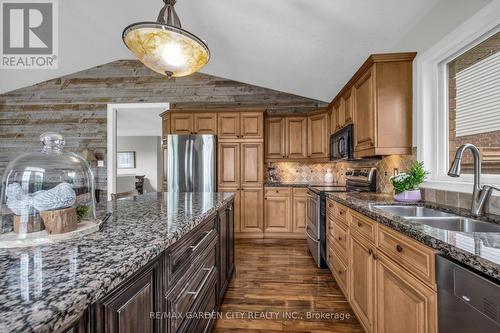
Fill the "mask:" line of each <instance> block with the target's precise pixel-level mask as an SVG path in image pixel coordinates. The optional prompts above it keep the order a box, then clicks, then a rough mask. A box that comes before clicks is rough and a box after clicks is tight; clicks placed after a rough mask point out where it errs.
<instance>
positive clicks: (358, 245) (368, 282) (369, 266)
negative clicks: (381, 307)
mask: <svg viewBox="0 0 500 333" xmlns="http://www.w3.org/2000/svg"><path fill="white" fill-rule="evenodd" d="M349 244H350V248H349V256H350V258H349V259H350V262H349V281H350V286H349V292H350V295H349V297H350V303H351V306H352V308H353V310H354V311H355V313H356V316H357V317H358V319H359V321H360V323H361V325H362V326H363V328H364V329H365V331H366V332H373V326H374V320H375V310H374V306H375V264H374V262H373V258H372V253H373V247H372V245H370V244H369V243H368V242H367V241H366V240H364V239H363V238H361V237H359V236H357V235H355V234H354V233H351V235H350V238H349Z"/></svg>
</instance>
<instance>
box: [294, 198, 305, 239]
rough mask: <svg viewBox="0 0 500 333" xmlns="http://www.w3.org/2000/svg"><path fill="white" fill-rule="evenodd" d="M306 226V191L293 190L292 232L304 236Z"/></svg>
mask: <svg viewBox="0 0 500 333" xmlns="http://www.w3.org/2000/svg"><path fill="white" fill-rule="evenodd" d="M306 225H307V189H302V188H294V189H293V193H292V232H293V233H295V234H298V235H304V236H305V234H306Z"/></svg>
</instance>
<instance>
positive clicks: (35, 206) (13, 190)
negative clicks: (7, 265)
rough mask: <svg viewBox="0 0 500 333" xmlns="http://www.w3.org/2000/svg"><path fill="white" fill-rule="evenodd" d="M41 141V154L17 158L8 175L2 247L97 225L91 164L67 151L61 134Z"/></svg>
mask: <svg viewBox="0 0 500 333" xmlns="http://www.w3.org/2000/svg"><path fill="white" fill-rule="evenodd" d="M40 141H41V142H42V144H43V147H42V150H41V151H40V152H36V153H26V154H22V155H21V156H19V157H17V158H15V159H14V160H13V161H11V162H10V163H9V164H8V165H7V168H6V170H5V173H4V175H3V177H2V184H1V186H2V190H1V197H0V200H1V201H0V213H1V215H0V247H10V246H16V244H17V245H18V246H22V245H19V244H28V245H37V244H41V243H44V242H46V241H47V240H50V239H58V238H64V237H65V236H62V235H68V233H75V232H76V231H77V230H79V229H81V228H82V226H86V225H87V224H89V223H91V224H95V223H96V221H95V218H96V216H95V199H94V193H95V192H94V176H93V174H92V171H91V169H90V167H89V164H88V163H87V161H85V159H84V158H83V157H81V156H80V155H78V154H75V153H71V152H64V151H63V146H64V143H65V142H64V138H63V136H62V135H60V134H58V133H52V132H47V133H43V134H42V135H40Z"/></svg>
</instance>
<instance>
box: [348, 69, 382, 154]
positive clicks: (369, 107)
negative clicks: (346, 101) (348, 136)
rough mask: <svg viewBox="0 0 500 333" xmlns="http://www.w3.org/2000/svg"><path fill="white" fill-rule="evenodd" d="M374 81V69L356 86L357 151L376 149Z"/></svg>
mask: <svg viewBox="0 0 500 333" xmlns="http://www.w3.org/2000/svg"><path fill="white" fill-rule="evenodd" d="M374 80H375V78H374V76H373V69H370V70H368V71H367V72H366V73H365V74H364V75H363V76H362V77H361V78H360V79H359V80H358V81H356V83H355V84H354V88H353V89H354V92H355V93H354V96H355V105H356V113H355V117H356V118H355V124H356V126H355V135H354V138H355V139H354V140H355V142H354V145H355V150H356V151H363V150H367V149H370V148H373V147H375V143H376V142H375V141H376V140H375V128H376V123H375V121H376V119H375V112H374V109H375V105H374V104H375V99H374V98H373V97H374V91H373V89H374V85H375V83H374Z"/></svg>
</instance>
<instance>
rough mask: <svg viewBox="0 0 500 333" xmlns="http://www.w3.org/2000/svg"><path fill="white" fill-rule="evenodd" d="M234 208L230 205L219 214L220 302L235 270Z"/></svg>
mask: <svg viewBox="0 0 500 333" xmlns="http://www.w3.org/2000/svg"><path fill="white" fill-rule="evenodd" d="M233 221H234V210H233V205H229V206H228V207H227V208H226V209H223V210H221V211H220V212H219V214H218V231H219V246H218V257H217V258H218V260H219V262H218V267H219V281H220V287H219V295H218V296H219V304H220V301H221V300H222V297H223V296H224V294H225V292H226V289H227V286H228V284H229V281H230V279H231V276H232V274H233V271H234V228H233Z"/></svg>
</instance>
